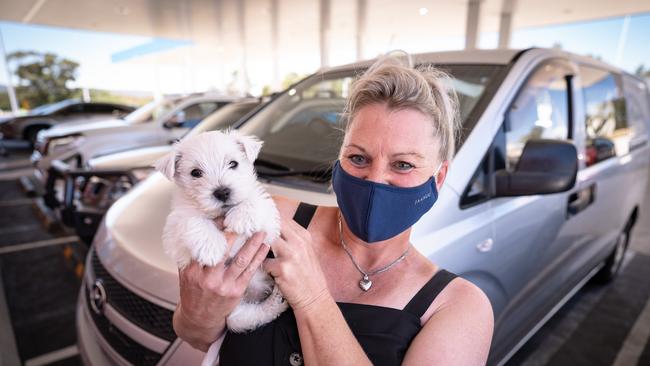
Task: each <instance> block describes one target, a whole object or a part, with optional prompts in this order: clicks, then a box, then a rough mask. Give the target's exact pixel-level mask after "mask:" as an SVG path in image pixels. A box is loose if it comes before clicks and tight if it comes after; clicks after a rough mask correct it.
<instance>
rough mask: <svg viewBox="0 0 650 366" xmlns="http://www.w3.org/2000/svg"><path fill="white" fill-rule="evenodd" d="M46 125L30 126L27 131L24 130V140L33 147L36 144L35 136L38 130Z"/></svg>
mask: <svg viewBox="0 0 650 366" xmlns="http://www.w3.org/2000/svg"><path fill="white" fill-rule="evenodd" d="M45 128H46V127H44V126H41V127H30V128H29V129H28V130H27V131H25V140H27V141H29V144H30V145H31V146H32V147H34V145H35V144H36V136H38V132H39V131H41V130H44V129H45Z"/></svg>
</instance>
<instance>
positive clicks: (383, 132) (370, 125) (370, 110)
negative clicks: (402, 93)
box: [344, 104, 437, 156]
mask: <svg viewBox="0 0 650 366" xmlns="http://www.w3.org/2000/svg"><path fill="white" fill-rule="evenodd" d="M436 140H437V139H436V138H435V136H434V128H433V124H432V122H431V120H430V119H429V118H428V117H427V116H425V115H424V114H423V113H421V112H419V111H417V110H415V109H401V110H391V109H388V108H387V107H386V106H385V105H384V104H372V105H369V106H365V107H363V108H361V109H360V110H359V111H358V112H357V113H356V115H355V116H354V119H353V120H352V123H351V125H350V128H349V129H348V131H347V133H346V136H345V141H344V146H350V145H354V146H356V147H362V148H363V149H364V150H366V152H368V153H373V152H375V151H374V150H380V151H381V152H382V153H387V154H395V153H409V152H415V153H419V154H421V155H425V156H430V154H431V151H435V148H436V147H437V141H436ZM377 152H379V151H377Z"/></svg>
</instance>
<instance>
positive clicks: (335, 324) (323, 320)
mask: <svg viewBox="0 0 650 366" xmlns="http://www.w3.org/2000/svg"><path fill="white" fill-rule="evenodd" d="M294 313H295V315H296V322H297V324H298V334H299V335H300V344H301V346H302V352H303V357H304V359H305V364H306V365H355V366H356V365H372V363H371V362H370V360H369V359H368V356H367V355H366V353H365V352H364V351H363V348H361V345H360V344H359V342H358V341H357V339H356V337H355V336H354V334H352V331H351V330H350V327H348V324H347V322H346V321H345V318H343V314H341V311H340V310H339V307H338V306H337V305H336V302H335V301H334V299H332V297H331V296H330V294H329V292H327V293H326V294H325V295H323V296H321V297H320V298H318V299H316V300H315V301H314V302H312V303H311V304H309V305H307V306H304V307H302V308H299V309H294Z"/></svg>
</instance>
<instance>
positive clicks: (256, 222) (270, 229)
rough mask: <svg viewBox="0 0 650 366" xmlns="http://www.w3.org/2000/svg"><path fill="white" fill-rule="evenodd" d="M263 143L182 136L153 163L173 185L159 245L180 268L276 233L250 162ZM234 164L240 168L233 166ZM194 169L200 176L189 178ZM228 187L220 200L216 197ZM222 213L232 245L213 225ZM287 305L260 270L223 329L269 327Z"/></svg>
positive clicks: (229, 134) (213, 356) (214, 353)
mask: <svg viewBox="0 0 650 366" xmlns="http://www.w3.org/2000/svg"><path fill="white" fill-rule="evenodd" d="M261 146H262V142H261V141H259V140H257V139H256V138H254V137H251V136H244V135H240V134H239V133H237V132H236V131H226V132H219V131H213V132H206V133H202V134H198V135H195V136H192V137H190V138H186V139H183V140H182V141H181V142H179V143H177V144H175V145H174V147H173V151H172V152H171V153H170V154H168V155H166V156H164V157H163V158H161V159H160V160H159V161H158V162H156V165H155V166H156V169H157V170H158V171H160V172H162V173H163V174H164V175H165V176H166V177H167V178H169V179H170V180H171V181H173V182H174V183H175V184H176V187H177V188H176V189H175V190H174V196H173V199H172V211H171V213H170V214H169V216H168V217H167V222H166V224H165V228H164V231H163V247H164V249H165V252H166V253H167V254H168V255H169V256H170V257H171V258H173V259H174V260H175V261H176V263H177V264H178V266H179V268H183V267H185V266H187V265H188V264H189V263H190V260H191V259H194V260H196V261H198V262H199V263H201V264H203V265H206V266H213V265H215V264H217V263H219V262H221V261H223V260H224V259H226V258H224V257H225V256H226V255H228V256H229V257H232V256H234V255H235V254H236V253H237V252H238V251H239V249H240V248H241V246H242V245H243V244H244V243H245V242H246V240H247V239H248V238H250V237H251V236H252V235H253V233H255V232H259V231H261V232H265V233H266V238H265V242H266V243H271V242H273V241H274V240H275V239H276V238H277V237H278V236H279V234H280V221H279V213H278V210H277V208H276V207H275V204H274V202H273V200H272V199H271V197H270V196H269V195H268V194H267V193H266V192H265V191H264V189H263V187H262V186H261V185H260V184H259V183H258V182H257V176H256V175H255V170H254V168H253V161H255V158H256V157H257V154H258V153H259V150H260V148H261ZM232 162H236V163H237V166H236V167H235V168H232V165H233V164H234V163H232ZM195 169H199V170H200V171H201V172H202V176H201V177H199V178H197V177H193V176H192V174H191V172H192V171H193V170H195ZM219 188H228V189H230V196H229V198H228V199H227V200H226V201H225V202H222V201H220V200H219V199H217V198H216V197H215V196H214V194H213V193H214V191H215V190H217V189H219ZM220 216H224V226H225V230H226V231H230V232H234V233H236V234H238V237H237V240H236V241H235V243H234V244H233V246H232V248H230V250H228V245H227V242H226V239H225V236H224V234H223V232H221V231H220V230H219V229H218V228H217V226H216V225H215V223H214V221H213V220H214V219H215V218H216V217H220ZM286 308H287V303H286V301H284V299H283V298H282V294H281V293H280V291H279V289H278V287H277V286H276V285H275V283H274V282H273V279H272V278H271V277H270V276H269V275H268V274H267V273H265V272H263V271H262V270H261V269H258V271H257V272H256V273H255V274H254V276H253V279H252V280H251V282H250V285H249V286H248V288H247V290H246V293H245V295H244V298H243V299H242V302H241V303H240V304H239V305H238V306H237V307H236V308H235V309H234V310H233V312H232V313H231V314H230V315H229V316H228V318H227V321H226V323H227V326H228V329H230V330H231V331H234V332H244V331H248V330H252V329H255V328H257V327H259V326H261V325H263V324H266V323H268V322H270V321H272V320H273V319H275V318H276V317H278V315H280V313H282V312H283V311H284V310H286ZM221 341H222V339H220V340H218V341H217V342H215V343H214V344H213V345H212V346H211V347H210V350H209V351H208V353H207V354H206V357H205V359H204V360H203V365H214V363H215V362H216V361H217V359H218V353H219V348H220V346H221Z"/></svg>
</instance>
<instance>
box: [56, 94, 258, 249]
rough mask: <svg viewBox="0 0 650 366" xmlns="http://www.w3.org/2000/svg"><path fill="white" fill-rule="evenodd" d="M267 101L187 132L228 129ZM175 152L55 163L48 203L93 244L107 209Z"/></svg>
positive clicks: (243, 105)
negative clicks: (79, 165)
mask: <svg viewBox="0 0 650 366" xmlns="http://www.w3.org/2000/svg"><path fill="white" fill-rule="evenodd" d="M262 102H263V100H262V99H254V98H248V99H242V100H238V101H236V102H233V103H230V104H228V105H227V106H224V107H222V108H220V109H219V110H217V111H216V112H214V113H212V114H211V115H209V116H208V117H206V118H205V119H203V121H201V123H199V125H197V126H196V127H195V128H193V129H192V130H191V131H189V132H188V133H187V135H193V134H196V133H201V132H204V131H212V130H217V129H227V128H230V127H231V126H232V125H234V124H235V123H237V121H239V120H240V119H241V118H242V117H243V116H244V115H246V114H248V113H249V112H251V111H252V110H253V109H255V108H256V107H258V106H259V105H260V104H261V103H262ZM169 151H171V145H170V144H164V145H159V146H152V147H144V148H140V149H134V150H128V151H122V152H118V153H114V154H109V155H104V156H99V157H96V158H93V159H90V160H88V162H86V164H84V167H83V168H73V167H70V166H69V165H68V164H66V163H65V162H62V161H60V160H55V161H54V162H53V163H52V167H51V168H50V171H49V173H48V181H47V184H46V191H45V200H46V201H47V202H48V206H50V207H53V208H55V209H56V210H57V211H58V212H59V215H58V216H59V217H60V219H61V221H62V222H63V224H65V225H66V226H69V227H71V228H74V229H75V232H76V234H77V236H79V237H80V238H81V239H82V240H83V241H84V242H86V243H88V244H90V243H91V241H92V239H93V237H94V236H95V232H96V231H97V226H98V225H99V223H100V221H101V219H102V218H103V217H104V214H105V213H106V210H108V208H109V207H110V206H111V204H113V202H115V201H116V200H117V199H118V198H120V197H121V196H123V195H124V194H125V193H126V192H128V191H129V190H131V188H132V187H133V186H135V185H136V184H137V183H138V182H140V181H142V180H144V179H145V178H147V177H148V176H149V175H150V174H151V173H152V172H153V163H154V162H156V160H158V159H159V158H160V157H162V156H163V155H165V154H166V153H168V152H169Z"/></svg>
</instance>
